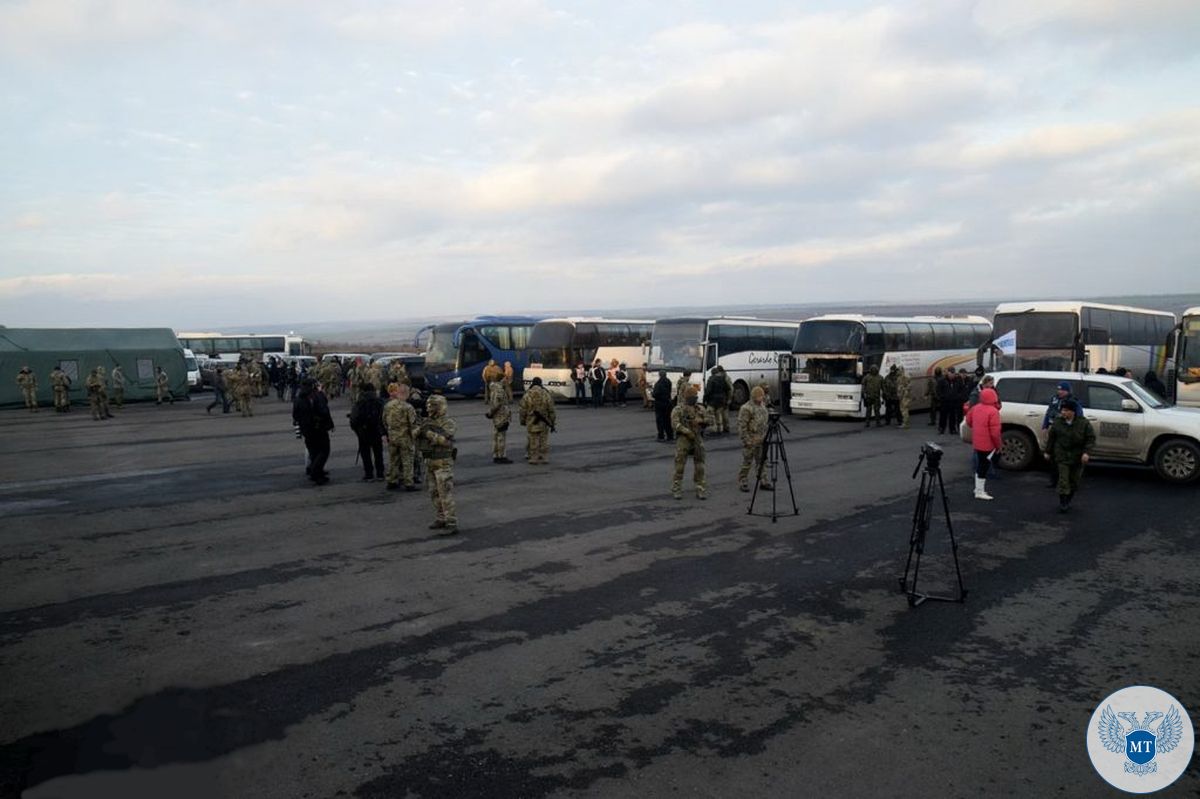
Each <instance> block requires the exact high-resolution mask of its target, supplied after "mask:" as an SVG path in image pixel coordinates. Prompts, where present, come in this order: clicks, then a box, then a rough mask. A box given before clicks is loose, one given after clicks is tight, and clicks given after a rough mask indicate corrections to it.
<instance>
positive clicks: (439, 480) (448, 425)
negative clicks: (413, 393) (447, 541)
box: [417, 394, 458, 535]
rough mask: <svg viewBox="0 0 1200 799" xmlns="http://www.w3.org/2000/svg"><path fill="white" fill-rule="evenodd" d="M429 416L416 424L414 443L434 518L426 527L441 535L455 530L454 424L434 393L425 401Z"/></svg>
mask: <svg viewBox="0 0 1200 799" xmlns="http://www.w3.org/2000/svg"><path fill="white" fill-rule="evenodd" d="M426 407H427V409H428V411H429V417H428V418H427V419H425V421H423V422H421V426H420V427H418V428H417V446H418V447H419V448H420V450H421V454H422V455H423V456H424V457H425V463H426V464H427V466H428V469H429V497H430V499H432V500H433V512H434V520H433V524H431V525H429V529H430V530H441V531H442V533H441V535H453V534H454V533H457V532H458V517H457V515H456V514H455V509H454V434H455V432H457V429H458V428H457V426H456V425H455V424H454V420H453V419H451V418H450V417H449V416H448V415H447V413H446V398H445V397H443V396H441V395H438V394H435V395H434V396H432V397H430V398H429V402H428V404H427V405H426Z"/></svg>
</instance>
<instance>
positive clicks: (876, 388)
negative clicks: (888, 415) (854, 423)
mask: <svg viewBox="0 0 1200 799" xmlns="http://www.w3.org/2000/svg"><path fill="white" fill-rule="evenodd" d="M862 395H863V403H864V404H865V405H866V408H867V427H870V426H871V415H872V414H874V415H875V426H876V427H883V422H881V421H880V420H879V402H880V400H882V399H883V378H882V377H880V376H879V367H878V366H872V367H871V371H870V372H869V373H868V374H867V376H866V377H864V378H863V381H862Z"/></svg>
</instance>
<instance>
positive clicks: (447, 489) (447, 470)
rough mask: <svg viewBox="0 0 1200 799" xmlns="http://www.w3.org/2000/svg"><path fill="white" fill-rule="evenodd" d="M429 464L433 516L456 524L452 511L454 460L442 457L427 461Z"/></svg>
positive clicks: (456, 518)
mask: <svg viewBox="0 0 1200 799" xmlns="http://www.w3.org/2000/svg"><path fill="white" fill-rule="evenodd" d="M427 464H428V466H429V477H428V483H429V498H430V499H432V500H433V512H434V518H435V519H437V520H438V521H439V522H445V523H446V524H453V525H457V524H458V516H457V515H456V514H455V512H454V461H452V460H449V459H444V458H439V459H437V460H430V461H427Z"/></svg>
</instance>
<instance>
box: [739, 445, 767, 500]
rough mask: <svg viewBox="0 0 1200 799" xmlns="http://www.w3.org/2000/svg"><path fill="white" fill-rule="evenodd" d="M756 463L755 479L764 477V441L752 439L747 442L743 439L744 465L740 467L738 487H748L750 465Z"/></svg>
mask: <svg viewBox="0 0 1200 799" xmlns="http://www.w3.org/2000/svg"><path fill="white" fill-rule="evenodd" d="M751 464H754V479H755V480H762V479H763V468H764V464H763V442H762V439H759V440H758V441H751V442H749V443H747V442H746V441H745V440H743V441H742V467H741V468H740V469H738V475H737V484H738V488H741V489H743V490H745V489H746V488H747V487H748V484H747V482H746V478H747V477H749V476H750V465H751Z"/></svg>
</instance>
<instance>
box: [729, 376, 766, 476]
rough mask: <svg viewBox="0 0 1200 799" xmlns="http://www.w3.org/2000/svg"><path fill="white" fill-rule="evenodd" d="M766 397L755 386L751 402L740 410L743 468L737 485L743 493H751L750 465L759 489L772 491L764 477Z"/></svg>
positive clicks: (739, 430)
mask: <svg viewBox="0 0 1200 799" xmlns="http://www.w3.org/2000/svg"><path fill="white" fill-rule="evenodd" d="M765 399H766V395H765V394H764V393H763V391H762V389H761V388H759V387H758V386H755V387H754V389H753V390H751V392H750V401H749V402H747V403H746V404H745V405H743V406H742V407H741V408H740V409H739V410H738V418H737V429H738V435H739V436H741V439H742V468H740V469H738V475H737V485H738V488H739V489H740V490H742V491H749V490H750V485H749V483H747V482H746V477H747V476H748V475H749V474H750V464H751V462H753V463H754V479H756V480H758V481H759V483H758V486H759V488H763V489H766V490H768V491H769V490H770V489H771V484H770V482H769V481H768V480H766V479H764V476H763V440H764V439H765V438H766V436H767V422H768V414H767V406H766V405H765V404H764V400H765Z"/></svg>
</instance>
